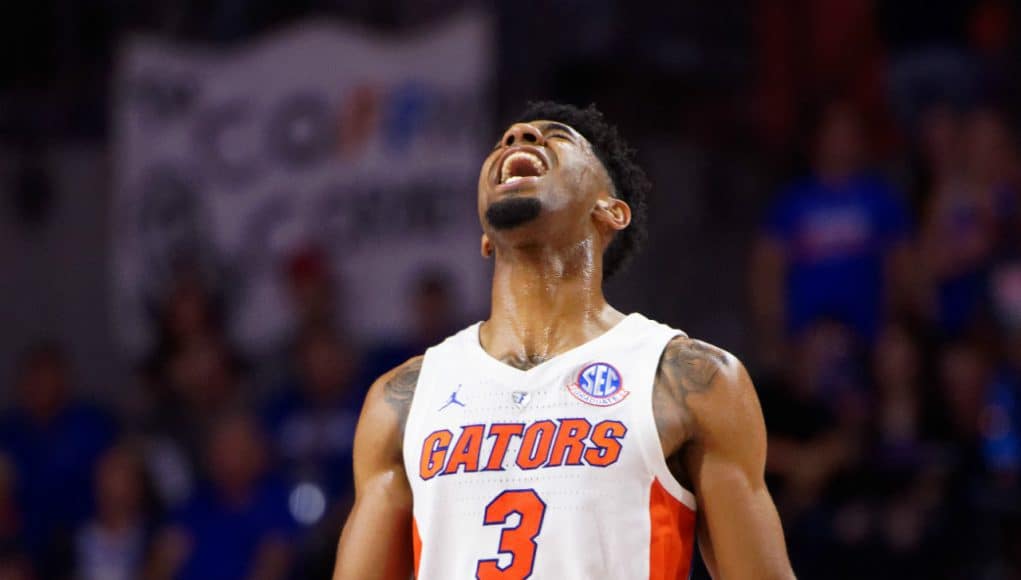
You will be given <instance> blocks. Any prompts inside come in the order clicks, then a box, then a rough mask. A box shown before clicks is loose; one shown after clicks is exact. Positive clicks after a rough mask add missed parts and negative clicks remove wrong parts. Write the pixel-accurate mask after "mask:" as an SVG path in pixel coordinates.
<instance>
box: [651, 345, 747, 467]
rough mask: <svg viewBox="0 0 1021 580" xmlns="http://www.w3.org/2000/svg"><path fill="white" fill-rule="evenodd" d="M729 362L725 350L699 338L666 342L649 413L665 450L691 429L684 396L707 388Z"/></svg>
mask: <svg viewBox="0 0 1021 580" xmlns="http://www.w3.org/2000/svg"><path fill="white" fill-rule="evenodd" d="M730 364H732V363H731V362H730V360H729V358H728V356H727V353H725V352H724V351H722V350H720V349H718V348H716V347H714V346H712V345H709V344H706V343H704V342H702V341H699V340H694V339H690V338H679V339H674V340H673V341H671V342H670V344H668V345H667V347H666V349H664V351H663V356H662V358H661V359H660V362H659V369H657V371H656V383H655V386H654V390H653V404H654V406H653V414H654V416H655V419H656V428H657V429H658V430H659V435H660V439H661V440H662V441H663V442H664V448H665V449H667V448H670V449H672V448H674V447H676V445H677V443H678V442H679V439H681V438H682V437H685V436H688V437H690V435H691V434H692V432H693V427H694V421H693V417H692V414H691V411H690V409H689V408H688V402H687V399H688V395H691V394H692V393H704V392H707V391H709V390H710V389H711V388H712V385H713V379H715V378H716V375H717V374H718V373H719V371H720V369H724V368H727V367H728V366H730ZM667 443H673V445H667Z"/></svg>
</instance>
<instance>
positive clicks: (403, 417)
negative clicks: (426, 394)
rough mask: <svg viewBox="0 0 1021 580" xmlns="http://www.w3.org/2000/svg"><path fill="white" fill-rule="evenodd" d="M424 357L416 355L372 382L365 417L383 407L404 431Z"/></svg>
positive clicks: (402, 431)
mask: <svg viewBox="0 0 1021 580" xmlns="http://www.w3.org/2000/svg"><path fill="white" fill-rule="evenodd" d="M423 358H424V357H422V356H416V357H413V358H410V359H408V360H407V361H405V362H404V363H402V364H401V365H399V366H397V367H394V368H393V369H391V370H389V371H388V372H386V373H385V374H383V375H382V376H380V377H379V378H378V379H376V382H375V383H373V384H372V388H371V389H369V394H368V397H366V400H365V409H364V410H363V419H364V418H365V416H366V415H367V414H369V413H372V414H375V413H378V412H380V411H382V410H383V409H385V410H386V411H385V412H386V413H387V414H388V415H389V416H390V417H391V422H392V423H391V424H394V425H395V426H396V427H397V430H398V431H399V432H400V433H402V434H403V433H404V426H405V423H407V420H408V412H409V411H410V410H411V401H412V399H413V398H414V396H415V387H416V386H417V385H418V375H419V374H420V373H421V371H422V360H423Z"/></svg>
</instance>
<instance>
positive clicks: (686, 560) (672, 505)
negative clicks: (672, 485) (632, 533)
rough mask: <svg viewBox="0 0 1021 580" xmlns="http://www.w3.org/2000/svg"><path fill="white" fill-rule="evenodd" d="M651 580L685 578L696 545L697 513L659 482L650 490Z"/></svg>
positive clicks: (682, 579)
mask: <svg viewBox="0 0 1021 580" xmlns="http://www.w3.org/2000/svg"><path fill="white" fill-rule="evenodd" d="M649 525H650V526H651V529H650V532H651V533H650V538H649V541H650V545H649V580H686V579H687V578H688V574H689V573H690V572H691V555H692V552H693V550H694V547H695V512H693V511H691V509H690V508H689V507H688V506H686V505H684V504H683V503H681V502H680V501H679V500H678V499H677V498H675V497H674V496H672V495H670V493H669V492H668V491H667V490H666V489H665V488H664V487H663V485H662V484H661V483H660V482H659V479H653V480H652V488H651V490H650V493H649Z"/></svg>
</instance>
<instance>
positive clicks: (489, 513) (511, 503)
mask: <svg viewBox="0 0 1021 580" xmlns="http://www.w3.org/2000/svg"><path fill="white" fill-rule="evenodd" d="M511 514H518V516H519V517H520V520H519V521H518V525H516V526H514V527H513V528H504V530H503V532H501V533H500V548H499V551H500V553H501V554H510V557H511V560H510V564H507V565H506V566H504V567H502V568H501V567H500V561H499V560H498V559H488V560H479V564H478V567H476V569H475V577H476V578H478V580H523V579H524V578H528V577H529V576H530V575H531V574H532V568H533V566H534V565H535V548H536V544H535V538H537V537H538V536H539V532H540V531H541V530H542V520H543V517H544V516H545V515H546V504H545V503H543V501H542V499H540V498H539V495H538V494H537V493H535V490H534V489H508V490H507V491H504V492H501V493H500V495H498V496H496V498H494V499H493V501H491V502H489V505H487V506H486V513H485V517H484V518H483V520H482V523H483V525H486V526H494V525H506V524H507V520H508V519H509V518H510V516H511Z"/></svg>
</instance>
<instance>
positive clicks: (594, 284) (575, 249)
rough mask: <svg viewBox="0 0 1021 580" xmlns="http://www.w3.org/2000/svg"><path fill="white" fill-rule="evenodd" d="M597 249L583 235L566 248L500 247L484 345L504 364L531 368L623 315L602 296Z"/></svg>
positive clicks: (610, 325)
mask: <svg viewBox="0 0 1021 580" xmlns="http://www.w3.org/2000/svg"><path fill="white" fill-rule="evenodd" d="M595 251H596V248H595V244H593V243H592V241H591V240H587V241H584V242H581V243H579V244H576V245H574V246H572V247H570V248H568V249H566V250H563V249H560V250H553V249H550V248H530V249H527V250H522V249H515V250H510V251H508V252H498V254H497V260H496V266H495V271H494V274H493V290H492V313H491V314H490V317H489V320H487V321H486V322H485V323H484V324H483V325H482V328H481V329H480V333H479V336H480V341H481V343H482V347H483V348H484V349H485V350H486V351H487V352H489V353H490V354H491V355H493V356H494V357H496V358H498V359H500V360H502V361H504V362H506V363H507V364H510V365H512V366H515V367H518V368H530V367H532V366H535V365H537V364H539V363H541V362H543V361H545V360H548V359H550V358H552V357H554V356H556V355H557V354H560V353H562V352H564V351H567V350H570V349H572V348H574V347H576V346H578V345H580V344H583V343H585V342H588V341H589V340H591V339H593V338H595V337H596V336H599V335H600V334H602V333H604V332H606V331H607V330H609V329H610V328H611V327H613V326H614V325H615V324H616V323H617V322H620V320H621V319H623V318H624V315H623V314H621V313H620V312H618V311H617V310H615V309H614V308H613V307H612V306H610V305H609V304H607V302H606V298H605V297H604V296H603V289H602V278H603V277H602V264H601V263H600V261H599V260H598V259H596V258H595Z"/></svg>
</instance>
